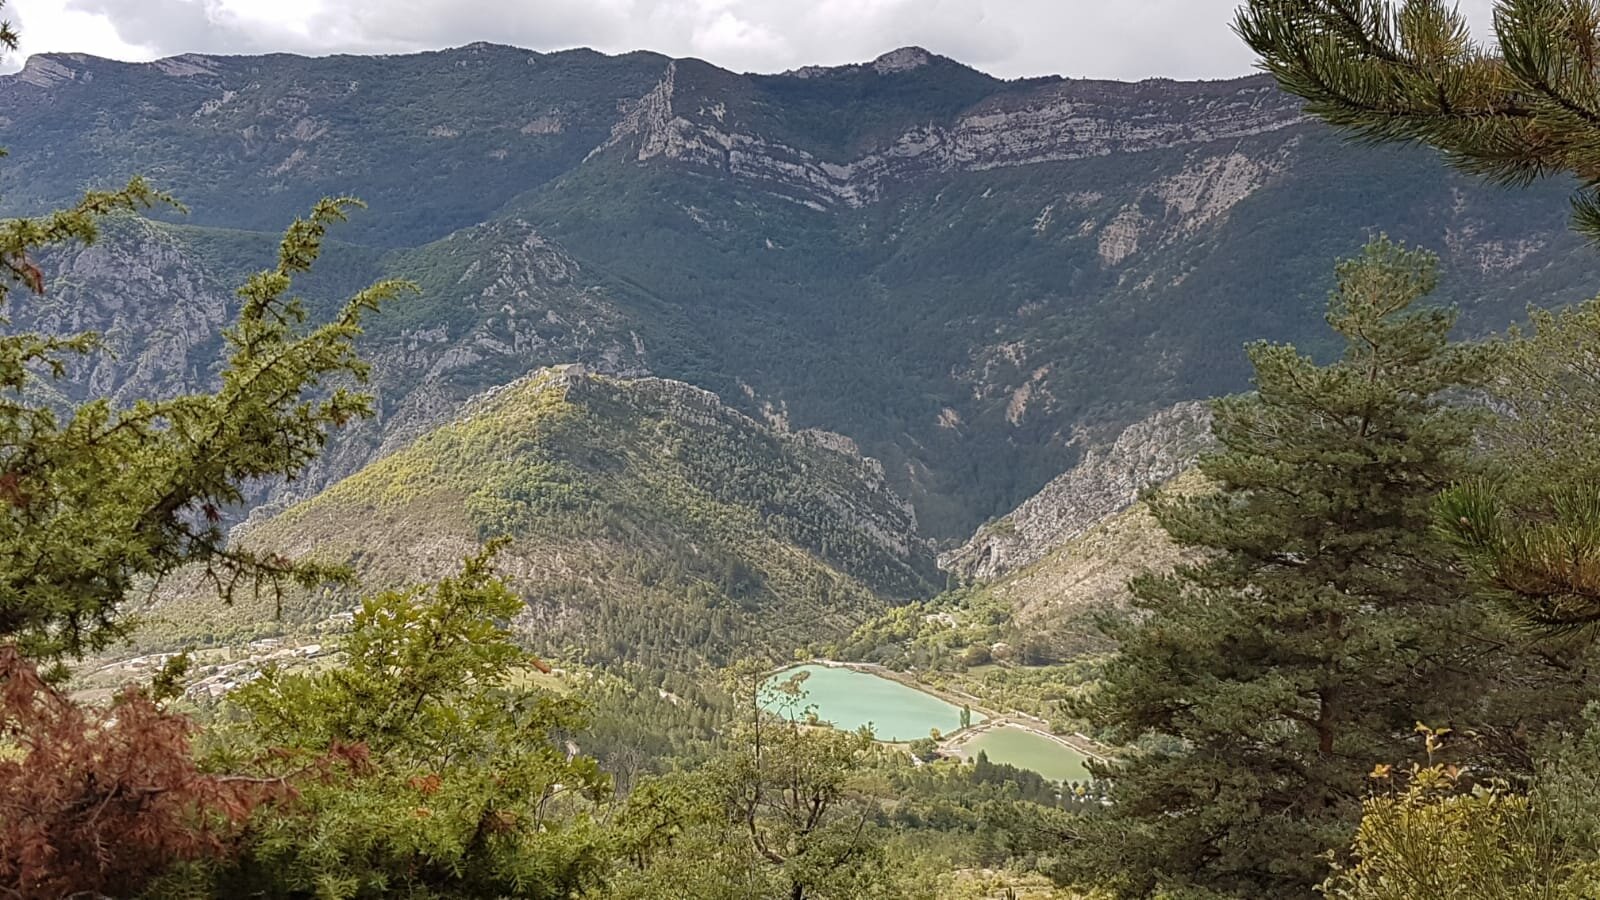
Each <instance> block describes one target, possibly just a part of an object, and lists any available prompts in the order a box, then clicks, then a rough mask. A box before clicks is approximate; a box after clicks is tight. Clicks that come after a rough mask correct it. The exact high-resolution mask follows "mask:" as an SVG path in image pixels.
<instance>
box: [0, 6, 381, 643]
mask: <svg viewBox="0 0 1600 900" xmlns="http://www.w3.org/2000/svg"><path fill="white" fill-rule="evenodd" d="M3 6H4V2H3V0H0V7H3ZM16 46H17V35H16V33H15V32H14V31H13V30H12V29H11V28H10V26H9V25H5V24H0V49H13V50H14V49H16ZM171 202H172V201H171V200H170V199H169V198H167V197H166V196H164V195H162V194H160V193H158V192H156V191H155V190H153V189H152V188H151V187H150V186H149V185H148V184H147V183H146V182H145V181H144V180H143V179H139V178H135V179H133V180H132V181H131V182H129V183H128V185H127V186H125V187H123V188H121V189H119V190H115V191H91V192H89V193H88V194H86V195H85V196H84V197H83V199H82V200H80V201H79V202H78V203H77V204H75V205H74V206H72V207H70V208H68V209H64V210H60V211H58V212H55V213H52V214H49V215H45V216H42V217H37V218H21V219H9V220H4V221H0V311H3V309H4V307H5V305H6V304H7V303H8V302H11V301H13V300H14V299H15V298H14V296H13V295H15V294H19V293H20V294H21V295H22V297H23V298H27V297H30V296H39V295H43V294H45V292H46V291H47V290H48V287H49V285H48V278H47V277H46V273H45V272H44V271H43V270H42V269H41V268H40V266H39V265H38V263H37V262H36V260H37V258H38V255H39V253H40V252H41V251H44V250H46V249H48V248H50V247H52V246H56V245H59V244H63V243H70V242H79V243H85V244H87V243H92V242H93V241H94V240H95V238H96V237H97V236H98V232H99V225H100V223H101V222H102V221H104V220H105V219H106V218H107V217H108V216H113V215H118V214H128V213H133V212H137V211H139V210H141V209H145V208H149V207H151V206H153V205H157V204H164V203H171ZM352 205H357V204H356V201H354V200H350V199H337V200H323V201H322V202H320V203H318V204H317V205H316V206H315V207H314V208H313V209H312V211H311V213H310V215H309V216H307V217H306V218H304V219H298V220H296V221H295V222H294V223H293V224H292V225H291V226H290V227H289V229H288V231H287V232H286V233H285V235H284V238H283V242H282V245H281V247H280V249H279V255H278V260H277V264H276V265H275V266H274V267H273V268H270V269H267V270H264V271H262V272H260V273H258V274H256V275H254V276H252V277H251V278H250V279H249V280H248V281H247V282H246V283H245V285H244V286H243V287H241V288H240V289H239V292H238V293H239V302H238V312H237V317H236V318H235V320H234V322H233V324H232V326H231V327H230V328H228V329H227V330H226V331H225V332H224V341H225V348H226V358H225V360H224V365H223V366H222V367H221V371H220V373H219V375H218V376H217V381H216V384H215V386H214V387H213V388H212V389H209V390H205V391H201V392H197V393H193V394H189V395H185V396H179V397H172V398H165V399H163V398H149V399H144V400H140V401H138V402H137V403H135V404H133V405H132V406H130V407H127V408H117V407H114V406H112V404H111V403H110V402H109V401H106V400H103V399H99V400H91V401H89V402H86V403H83V404H81V405H79V406H77V407H76V408H70V409H63V408H60V407H59V406H57V405H55V404H53V403H52V402H51V401H50V400H49V399H48V397H49V395H50V393H51V392H49V391H46V390H40V388H41V387H42V386H43V384H44V383H45V382H48V381H49V380H51V379H59V378H62V377H64V376H65V375H66V374H67V373H68V372H69V371H70V370H71V367H72V365H73V363H74V361H75V360H76V359H77V358H79V357H82V356H84V355H86V354H91V353H94V352H97V350H98V349H99V346H100V342H99V339H98V337H97V336H96V335H94V334H89V333H83V334H74V335H66V336H61V335H43V334H29V333H18V332H15V331H10V330H5V331H3V332H0V641H12V642H16V643H17V645H18V646H19V647H20V649H21V650H22V652H23V653H24V654H26V655H27V656H29V657H31V658H34V659H39V660H59V659H61V658H63V657H70V656H76V655H79V654H81V653H83V652H85V651H87V650H93V649H97V648H99V647H103V646H105V645H106V644H107V643H108V642H110V641H112V640H114V639H115V638H117V637H118V636H120V635H121V634H123V633H124V631H125V629H126V624H127V623H126V622H125V621H123V620H120V619H119V618H118V616H117V611H118V609H119V607H120V606H121V605H122V604H123V602H124V600H125V599H126V598H127V597H128V596H129V594H130V592H132V591H133V590H135V589H136V587H137V586H139V585H140V584H144V583H148V582H149V581H150V580H151V579H157V578H160V577H161V576H163V575H166V574H168V573H171V572H173V571H175V570H177V569H179V568H181V567H184V566H189V565H194V566H197V567H199V568H201V569H203V570H204V571H205V572H206V573H207V574H208V575H209V576H210V577H211V579H212V580H213V581H214V582H215V584H216V586H217V587H218V589H219V590H221V591H222V592H223V593H224V594H225V595H228V594H231V593H232V591H233V590H234V589H235V588H236V587H237V586H239V585H240V584H255V585H260V584H261V583H263V581H264V582H266V583H269V584H271V585H274V586H276V585H281V584H282V583H284V582H286V581H294V582H299V583H304V584H310V583H314V582H317V581H320V580H324V579H327V578H331V577H336V576H338V575H339V574H340V573H339V572H338V571H337V570H333V569H329V568H327V567H323V566H317V565H310V564H302V563H297V562H294V561H291V560H288V559H285V558H283V557H281V556H278V555H277V554H272V553H256V552H252V551H250V550H249V549H247V548H243V547H239V546H236V545H230V544H229V543H228V541H227V540H226V535H225V533H224V529H223V527H222V525H223V521H224V516H225V513H226V512H227V511H228V510H229V509H230V508H232V507H237V506H238V504H240V502H241V501H242V500H243V495H242V488H243V486H244V485H247V484H250V483H253V482H258V481H260V480H271V479H278V478H293V477H295V476H296V475H298V474H300V473H301V472H302V471H303V470H304V469H305V467H306V466H307V465H308V464H309V463H310V462H311V461H312V460H313V459H314V458H315V457H316V455H317V454H318V453H319V452H320V451H321V449H322V447H323V445H324V443H325V442H326V440H327V436H328V433H329V432H330V431H331V430H333V429H335V428H338V427H340V426H342V425H344V424H345V423H347V422H348V421H350V420H351V419H354V418H359V417H364V416H367V415H370V398H368V397H367V396H366V395H365V394H361V393H358V392H356V391H354V390H352V389H351V385H352V384H353V383H359V382H360V381H362V380H364V379H365V376H366V372H367V368H366V364H365V363H364V362H363V361H362V360H361V359H360V357H359V356H358V355H357V353H356V350H355V346H354V342H355V339H356V337H357V336H358V335H359V334H360V333H361V320H362V318H363V316H365V315H366V314H367V313H369V312H371V311H372V310H374V309H376V308H377V306H378V305H379V304H380V303H381V302H382V301H384V300H385V299H387V298H389V297H392V296H394V295H395V294H396V293H398V292H399V291H401V290H402V289H404V288H405V287H406V285H405V284H403V283H401V282H395V281H385V282H380V283H378V284H374V285H372V286H371V287H368V288H366V289H365V290H362V291H360V292H358V293H357V294H355V295H354V296H353V297H351V298H350V299H349V300H348V301H347V302H346V303H345V304H344V306H343V308H342V309H341V310H340V311H339V312H338V313H337V314H336V315H335V316H334V317H333V319H332V320H330V321H328V322H326V323H324V324H321V325H309V324H308V323H307V310H306V306H305V304H304V303H303V302H302V301H301V300H300V299H299V298H297V297H295V296H294V295H293V294H292V293H291V291H292V287H293V281H294V278H295V277H296V276H298V275H300V274H302V273H304V272H306V271H308V270H309V269H310V267H311V265H312V263H314V262H315V261H316V259H317V257H318V255H319V254H320V252H321V248H322V241H323V236H324V234H325V232H326V231H327V228H328V227H329V226H330V225H331V224H333V223H335V222H338V221H340V220H342V219H344V218H345V213H346V211H347V210H348V209H349V208H350V207H351V206H352ZM24 302H25V300H24ZM6 324H7V320H6V319H5V318H4V316H3V315H0V328H3V326H5V325H6Z"/></svg>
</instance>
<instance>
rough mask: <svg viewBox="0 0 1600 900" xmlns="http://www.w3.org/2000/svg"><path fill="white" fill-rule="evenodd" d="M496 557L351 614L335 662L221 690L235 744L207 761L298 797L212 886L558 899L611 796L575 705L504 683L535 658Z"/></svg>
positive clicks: (593, 860) (577, 879)
mask: <svg viewBox="0 0 1600 900" xmlns="http://www.w3.org/2000/svg"><path fill="white" fill-rule="evenodd" d="M493 552H494V550H493V549H492V548H491V549H490V550H488V551H485V552H484V553H483V554H481V555H479V556H477V557H474V558H471V559H469V560H467V562H466V565H465V567H464V569H463V570H462V572H461V574H460V575H459V576H456V577H453V578H446V579H444V580H442V581H440V582H439V583H438V584H437V585H435V586H433V587H430V588H426V589H424V588H417V589H412V590H409V591H403V592H390V593H385V594H380V595H378V596H375V597H373V598H371V599H369V600H367V601H366V602H365V603H364V604H363V605H362V608H361V610H360V612H359V613H357V615H356V618H355V621H354V623H353V630H352V632H351V635H350V637H349V639H348V640H347V641H346V643H345V645H344V647H343V650H344V652H345V655H346V659H345V661H344V663H343V664H342V665H341V666H339V667H338V668H334V669H331V670H328V671H326V672H321V673H307V674H300V673H285V672H282V671H268V672H266V673H264V674H263V675H262V676H261V677H260V678H258V679H256V680H255V681H253V682H251V683H250V684H249V685H247V686H245V687H243V688H241V689H239V690H238V691H236V692H235V693H234V694H233V695H232V697H231V698H230V700H231V703H232V705H233V706H234V707H235V708H236V710H237V712H238V716H239V718H240V722H239V724H238V726H236V727H237V728H238V729H239V731H241V732H242V738H243V740H244V743H242V744H230V745H227V746H225V747H224V748H222V749H221V750H220V751H219V752H220V753H221V754H222V755H221V756H220V757H219V762H223V761H227V762H231V763H232V764H233V765H235V766H237V765H239V764H240V763H241V762H242V761H247V760H248V758H249V757H250V756H251V755H252V753H251V752H250V750H249V748H250V747H252V746H254V747H258V748H261V749H263V750H270V752H269V753H267V754H266V755H265V756H262V757H260V759H261V760H262V761H261V762H258V763H256V764H257V765H260V766H264V767H265V768H266V772H264V773H263V774H266V775H271V774H276V775H279V776H281V777H284V778H286V779H288V780H290V781H291V782H292V783H293V784H295V785H296V786H297V787H298V789H299V797H298V799H297V801H296V802H294V803H291V804H287V805H285V806H283V807H282V808H279V809H276V810H274V811H272V812H269V813H263V814H261V815H258V816H257V817H256V819H255V820H254V821H253V822H252V827H251V829H250V833H249V835H248V838H247V840H246V842H245V843H244V846H243V847H242V848H241V852H240V855H239V858H238V859H237V861H235V862H233V863H232V864H231V865H228V866H224V867H219V868H218V869H217V870H215V871H211V872H203V873H199V874H198V875H197V876H196V877H201V878H202V879H203V881H209V883H210V884H211V885H213V889H215V890H217V891H220V892H221V893H223V894H231V893H233V892H246V891H248V892H250V893H252V894H254V895H257V896H283V897H289V896H304V895H308V894H315V895H316V896H323V897H376V896H393V895H397V894H403V895H405V896H412V897H500V896H507V895H512V894H515V895H516V896H524V897H566V896H570V895H571V894H573V893H574V892H575V891H577V890H578V889H580V888H581V887H582V886H583V885H585V884H587V883H589V882H590V881H592V880H593V879H594V878H595V877H597V875H598V873H599V872H600V870H601V868H602V866H603V864H604V860H605V853H604V850H603V838H602V835H601V831H600V828H599V826H598V825H596V824H595V823H594V822H593V821H591V820H590V819H589V818H588V817H587V815H586V813H585V810H586V809H587V808H590V807H592V805H593V804H594V803H595V802H597V801H599V800H600V799H602V798H604V797H605V796H606V795H607V794H608V792H609V780H608V779H607V778H606V777H605V776H604V775H603V774H602V773H601V772H600V771H599V769H598V767H597V766H596V764H595V763H594V761H593V760H592V759H589V758H587V757H584V756H578V755H572V754H569V753H568V752H567V749H566V748H565V746H563V743H562V740H563V736H564V735H568V734H571V733H572V732H573V731H575V730H576V729H577V728H578V726H579V725H580V720H579V718H578V715H577V713H578V709H577V706H576V704H575V703H574V702H573V701H571V700H570V699H566V698H561V697H556V696H552V695H549V694H546V693H544V692H541V691H538V690H528V689H521V688H518V687H516V686H514V684H513V681H514V676H515V674H516V672H517V669H518V668H519V667H521V666H527V665H532V664H534V662H535V661H533V660H530V659H529V658H528V657H527V656H526V654H525V653H524V652H523V651H521V650H520V649H519V648H518V647H517V646H516V644H515V642H514V641H513V639H512V635H511V632H510V631H509V628H508V620H509V619H510V618H511V617H512V616H514V615H515V614H516V613H517V612H518V611H519V610H520V608H521V605H522V604H521V601H520V600H519V599H518V598H517V597H516V595H514V594H512V593H511V592H510V591H509V590H508V589H507V588H506V586H505V584H504V583H503V582H501V581H500V580H499V579H497V578H496V577H495V576H494V575H493V573H492V571H491V569H490V559H491V557H492V554H493Z"/></svg>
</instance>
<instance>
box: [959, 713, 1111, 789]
mask: <svg viewBox="0 0 1600 900" xmlns="http://www.w3.org/2000/svg"><path fill="white" fill-rule="evenodd" d="M962 751H963V752H964V754H965V755H966V756H967V757H968V758H974V757H976V756H977V755H978V752H979V751H982V752H984V753H986V754H988V756H989V761H990V762H993V763H1004V764H1006V765H1008V766H1016V767H1017V768H1019V769H1030V770H1032V771H1034V772H1038V773H1039V774H1040V775H1043V776H1044V777H1046V778H1049V779H1051V780H1053V781H1088V780H1090V778H1091V777H1092V776H1091V775H1090V774H1089V770H1088V769H1086V768H1084V761H1085V758H1084V756H1083V754H1081V753H1078V752H1077V751H1076V750H1073V749H1071V748H1070V747H1066V746H1064V745H1062V744H1059V743H1057V742H1055V741H1052V740H1050V739H1049V738H1047V737H1043V736H1041V735H1038V734H1035V733H1034V732H1032V731H1029V730H1027V729H1026V728H1015V727H1012V726H1010V725H1004V726H1001V727H999V728H993V729H990V730H989V731H985V732H983V733H982V734H980V735H977V736H976V737H974V738H973V739H972V740H970V741H968V742H967V743H966V745H965V746H964V747H962Z"/></svg>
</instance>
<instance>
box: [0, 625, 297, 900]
mask: <svg viewBox="0 0 1600 900" xmlns="http://www.w3.org/2000/svg"><path fill="white" fill-rule="evenodd" d="M193 730H194V725H193V723H191V722H190V721H189V719H187V718H186V717H184V716H181V715H176V714H173V713H169V712H166V711H164V710H162V709H161V708H160V707H158V706H157V705H156V704H155V703H154V702H153V701H152V700H151V699H150V698H149V697H148V696H147V695H146V694H145V693H144V692H143V691H140V690H137V689H134V688H129V689H127V690H125V691H124V692H123V693H122V694H121V695H120V696H119V697H118V698H117V700H116V702H115V703H113V704H112V705H111V706H109V707H103V708H102V707H93V706H85V705H80V704H77V703H74V702H73V701H72V700H71V699H70V698H68V697H66V696H65V695H64V694H62V693H61V692H60V691H58V690H56V689H55V688H54V687H52V686H51V685H49V684H47V683H46V682H45V681H44V680H42V679H41V678H40V677H39V674H38V671H37V669H36V668H35V667H34V666H33V664H31V663H30V662H29V661H28V660H26V659H25V658H23V656H22V655H21V654H20V653H19V652H18V651H17V649H16V648H15V647H14V646H9V645H5V646H0V896H10V897H26V898H33V897H39V898H43V897H63V896H69V895H74V894H78V895H84V894H87V895H107V894H109V895H113V896H129V895H132V894H136V893H138V892H139V891H140V889H141V888H142V887H143V886H145V885H146V884H148V883H149V882H150V880H151V879H153V878H155V877H156V876H158V875H160V874H161V873H162V872H164V871H166V870H167V869H168V868H169V867H170V866H172V865H173V864H174V863H177V862H181V861H184V860H194V859H201V858H206V857H209V856H215V855H218V854H222V853H225V852H227V850H228V847H229V844H230V842H231V839H232V838H233V837H234V836H235V835H236V834H237V833H238V830H239V827H240V825H241V824H242V823H243V821H244V819H245V818H246V817H247V816H248V815H249V814H250V812H251V811H252V810H253V809H254V808H255V807H256V806H257V805H258V804H260V803H261V802H263V801H264V800H266V799H269V798H271V797H274V796H278V795H281V794H283V793H284V792H286V791H287V790H288V789H287V788H286V787H285V786H284V785H283V783H282V782H281V781H278V780H267V779H255V778H241V777H235V776H219V775H211V774H207V773H205V772H203V771H201V770H200V768H199V767H198V766H197V764H196V762H195V759H194V756H193V754H192V753H191V750H190V736H191V734H192V732H193Z"/></svg>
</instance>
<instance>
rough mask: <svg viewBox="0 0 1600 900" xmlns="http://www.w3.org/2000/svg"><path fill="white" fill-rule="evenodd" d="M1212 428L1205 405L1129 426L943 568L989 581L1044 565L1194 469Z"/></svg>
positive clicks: (1183, 406)
mask: <svg viewBox="0 0 1600 900" xmlns="http://www.w3.org/2000/svg"><path fill="white" fill-rule="evenodd" d="M1210 427H1211V412H1210V409H1209V407H1208V406H1207V405H1206V404H1204V403H1200V402H1190V403H1180V404H1178V405H1176V406H1172V407H1169V408H1168V409H1164V410H1162V411H1161V412H1158V413H1156V414H1155V415H1153V416H1151V417H1150V418H1148V419H1145V420H1144V421H1142V422H1139V423H1137V424H1135V425H1132V426H1130V427H1128V428H1127V429H1126V430H1124V431H1123V432H1122V434H1120V435H1119V436H1118V437H1117V439H1116V440H1115V441H1113V442H1112V443H1111V444H1110V446H1107V447H1101V448H1095V449H1092V450H1090V451H1089V452H1088V453H1087V454H1086V455H1085V456H1084V459H1083V461H1082V462H1080V463H1079V464H1078V465H1076V466H1074V467H1073V468H1072V469H1070V470H1068V471H1067V472H1066V473H1064V474H1063V475H1061V476H1060V477H1058V478H1056V479H1055V480H1054V481H1051V482H1050V483H1049V484H1047V485H1045V487H1044V489H1043V490H1041V491H1040V492H1039V493H1037V494H1035V495H1034V496H1033V497H1030V498H1029V499H1028V500H1027V501H1025V502H1024V503H1023V504H1022V505H1021V506H1019V507H1017V508H1016V509H1015V510H1013V511H1012V512H1011V513H1010V514H1009V515H1007V516H1005V517H1004V518H1002V519H1000V520H999V521H996V522H993V523H990V524H988V525H985V526H984V527H983V528H981V529H979V530H978V533H977V534H975V535H974V536H973V537H972V540H970V541H968V542H967V543H966V544H965V545H963V546H962V547H960V548H958V549H956V550H952V551H950V552H949V553H946V554H944V555H943V556H941V557H940V559H939V566H940V568H942V569H944V570H945V571H947V572H953V573H955V574H957V575H960V576H962V577H964V578H972V579H980V580H990V579H994V578H998V577H1000V576H1003V575H1006V574H1009V573H1011V572H1015V571H1017V570H1019V569H1022V568H1025V567H1026V566H1028V565H1031V564H1032V563H1034V562H1037V561H1038V560H1040V559H1042V558H1044V557H1045V555H1047V554H1048V553H1050V552H1051V551H1052V550H1054V549H1055V548H1056V547H1058V546H1060V545H1062V544H1064V543H1066V542H1067V541H1070V540H1072V539H1073V538H1076V537H1078V536H1079V535H1081V534H1083V533H1085V532H1086V531H1088V530H1089V529H1090V528H1092V527H1094V526H1095V525H1096V524H1097V523H1099V522H1101V521H1102V520H1104V519H1106V518H1107V517H1109V516H1112V515H1114V514H1116V513H1119V512H1121V511H1122V510H1124V509H1127V508H1128V507H1129V506H1132V505H1133V503H1134V501H1135V500H1137V499H1138V497H1139V492H1140V491H1142V490H1144V489H1145V488H1147V487H1151V486H1152V485H1156V484H1160V483H1161V482H1164V481H1166V480H1168V479H1170V478H1172V477H1174V476H1175V475H1177V474H1179V473H1180V472H1182V471H1183V470H1185V469H1187V468H1189V467H1190V466H1191V465H1193V464H1194V461H1195V459H1196V458H1197V457H1198V456H1199V454H1200V453H1201V452H1202V451H1204V449H1205V448H1206V447H1207V446H1208V445H1209V444H1210V440H1211V432H1210Z"/></svg>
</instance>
